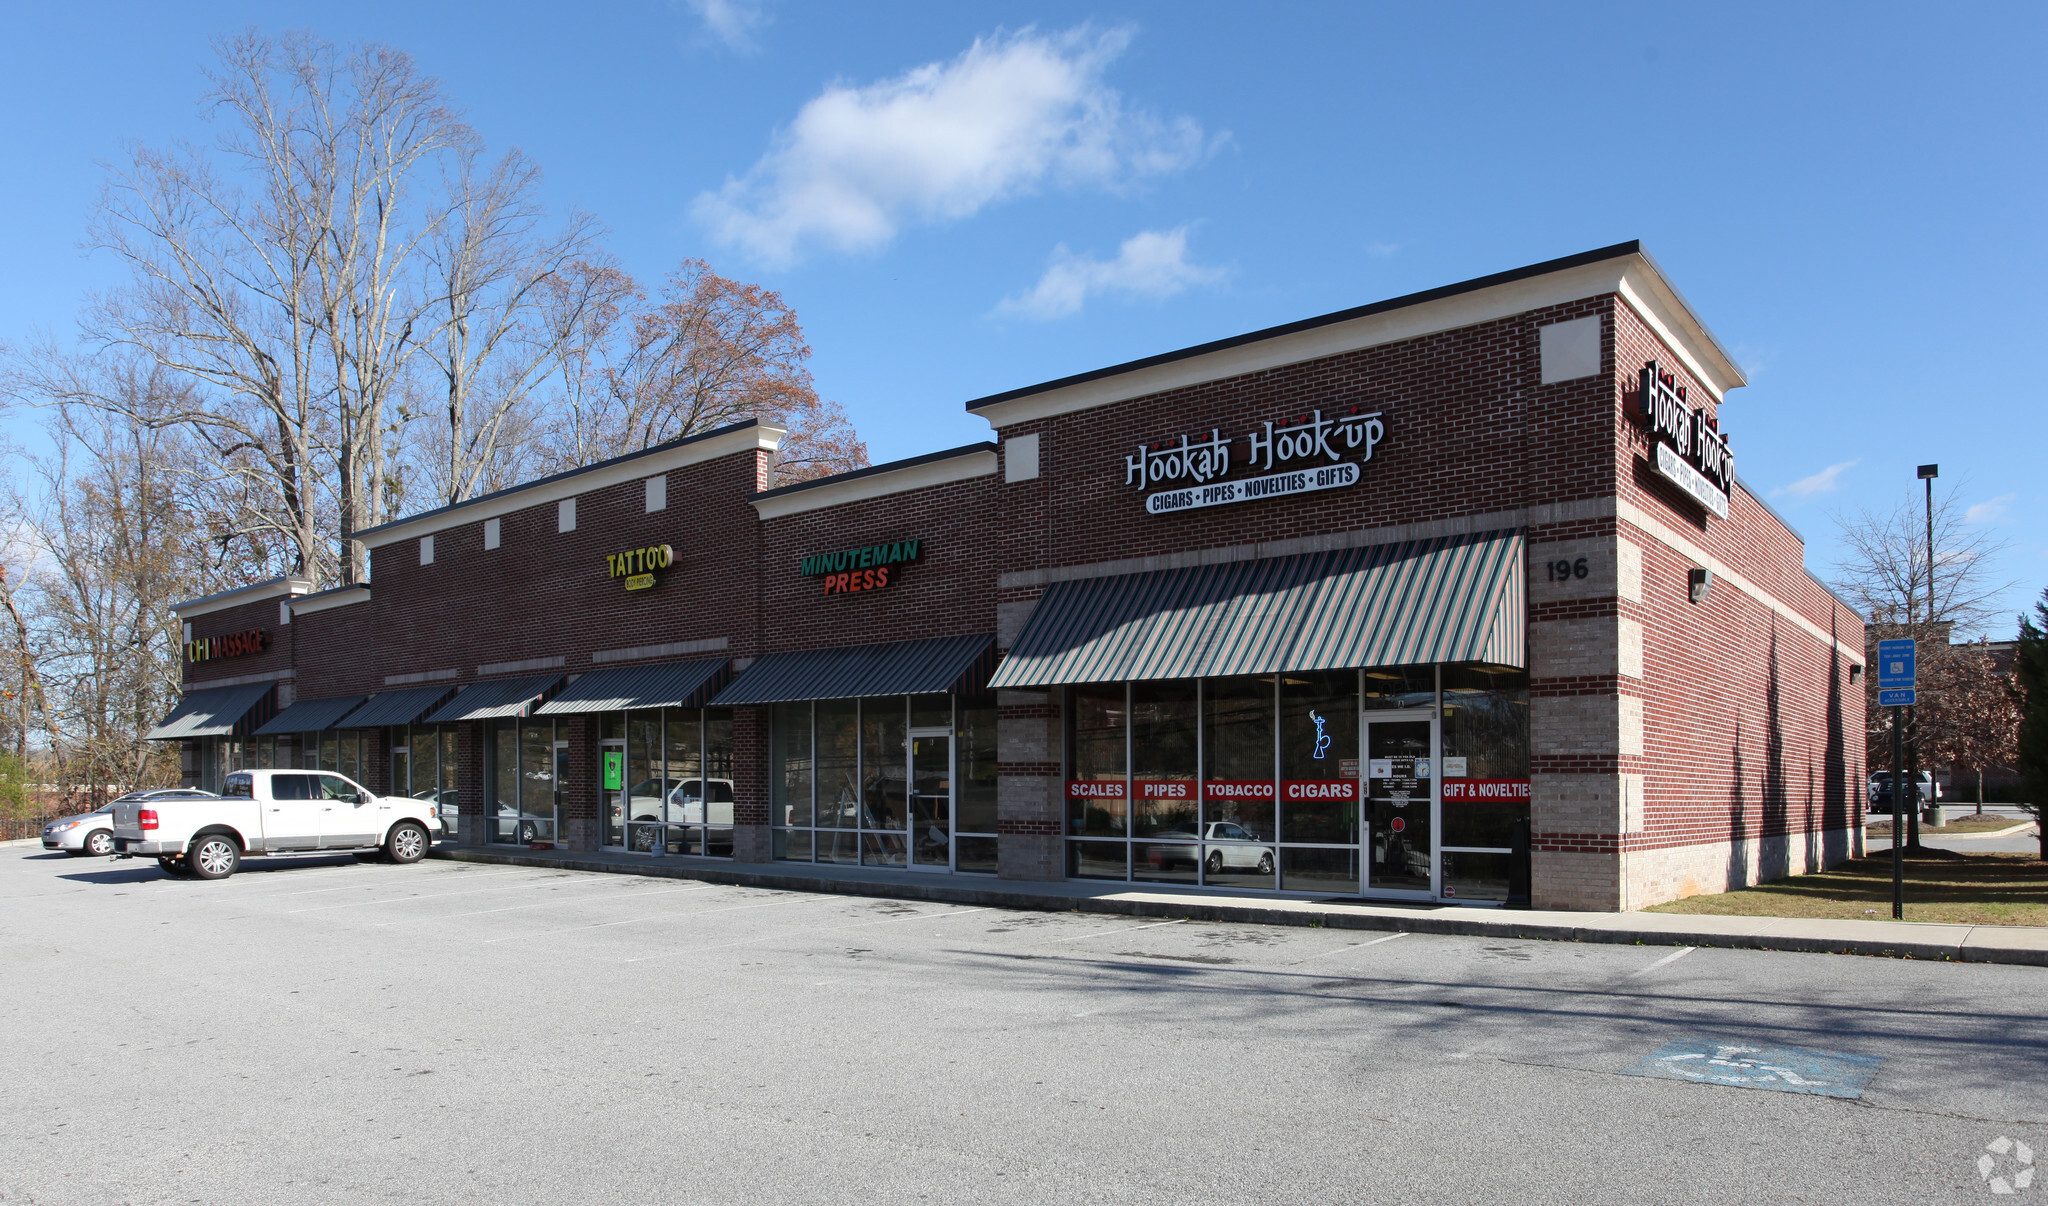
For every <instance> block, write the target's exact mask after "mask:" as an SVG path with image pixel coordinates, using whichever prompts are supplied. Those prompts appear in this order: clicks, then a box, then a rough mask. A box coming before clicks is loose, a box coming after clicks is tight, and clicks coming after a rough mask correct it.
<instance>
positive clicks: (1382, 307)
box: [967, 239, 1719, 411]
mask: <svg viewBox="0 0 2048 1206" xmlns="http://www.w3.org/2000/svg"><path fill="white" fill-rule="evenodd" d="M1630 255H1640V256H1642V257H1643V258H1644V259H1645V260H1648V261H1649V263H1650V265H1651V267H1652V268H1655V269H1656V271H1657V273H1658V275H1660V276H1661V275H1663V271H1664V270H1663V269H1662V268H1661V267H1658V266H1657V262H1656V261H1655V260H1652V259H1650V256H1649V253H1648V252H1646V251H1644V250H1643V245H1642V240H1640V239H1630V240H1629V241H1628V242H1626V243H1616V244H1614V245H1613V246H1611V247H1602V248H1598V249H1596V250H1593V251H1582V252H1579V253H1578V254H1576V255H1568V256H1564V257H1561V258H1559V259H1554V260H1545V261H1544V262H1542V263H1540V264H1530V265H1528V266H1526V267H1523V268H1510V269H1508V270H1507V271H1505V272H1496V273H1493V274H1491V275H1488V276H1481V277H1474V278H1473V279H1471V280H1468V281H1459V282H1457V283H1456V284H1451V285H1439V286H1437V287H1436V288H1434V289H1425V290H1423V291H1422V292H1420V293H1409V294H1404V295H1402V296H1400V297H1392V298H1388V299H1386V300H1385V301H1376V302H1368V303H1366V304H1365V305H1362V306H1353V307H1351V308H1350V309H1348V310H1337V311H1334V312H1332V313H1329V314H1321V315H1317V316H1316V317H1314V318H1302V319H1297V320H1295V321H1294V322H1290V323H1282V324H1281V325H1279V326H1277V327H1266V328H1263V329H1261V330H1257V331H1247V332H1246V333H1244V334H1242V335H1232V336H1228V337H1226V338H1223V339H1216V340H1211V341H1210V342H1208V343H1200V344H1196V345H1194V346H1193V347H1187V348H1180V349H1178V350H1176V351H1171V352H1161V353H1159V354H1158V355H1156V356H1147V357H1145V358H1143V359H1140V360H1130V361H1126V362H1125V363H1123V364H1114V365H1110V366H1109V367H1107V368H1099V369H1090V370H1089V371H1087V372H1084V373H1075V374H1074V375H1072V376H1069V377H1060V378H1057V379H1055V380H1052V381H1044V382H1040V383H1039V384H1037V385H1027V386H1024V387H1022V388H1020V389H1013V390H1007V391H1005V392H1003V393H1000V394H990V395H988V396H987V397H984V398H976V399H974V400H973V401H971V402H969V403H967V409H968V410H969V411H978V410H981V409H983V408H984V407H989V406H994V405H996V404H998V403H1001V402H1013V401H1015V400H1017V399H1019V398H1028V397H1031V396H1032V395H1033V394H1042V393H1049V392H1051V391H1053V390H1056V389H1064V388H1066V387H1067V386H1071V385H1083V384H1086V383H1088V382H1090V381H1101V380H1103V379H1105V378H1108V377H1118V376H1122V375H1123V374H1125V373H1134V372H1138V371H1140V370H1143V369H1148V368H1156V367H1158V366H1159V365H1162V364H1172V363H1174V362H1176V361H1180V360H1191V359H1193V358H1194V357H1197V356H1204V355H1207V354H1209V353H1211V352H1222V351H1228V350H1229V349H1231V348H1236V347H1243V346H1244V345H1246V344H1251V343H1260V342H1263V341H1265V340H1268V339H1278V338H1281V337H1283V336H1287V335H1293V334H1296V333H1298V332H1301V331H1313V330H1315V329H1316V328H1318V327H1327V326H1334V325H1335V324H1337V323H1340V322H1349V321H1351V320H1353V319H1358V318H1368V317H1371V316H1372V315H1375V314H1385V313H1388V312H1390V311H1393V310H1405V309H1407V308H1409V307H1411V306H1420V305H1425V304H1427V303H1429V302H1433V301H1441V300H1442V299H1444V298H1447V297H1456V296H1458V295H1459V294H1462V293H1476V292H1478V291H1479V290H1481V289H1490V288H1493V287H1494V286H1497V285H1508V284H1513V283H1514V282H1516V281H1522V280H1528V279H1530V278H1531V277H1538V276H1547V275H1549V274H1550V273H1553V272H1563V271H1566V270H1568V269H1572V268H1580V267H1584V266H1585V265H1587V264H1597V263H1600V262H1602V261H1605V260H1615V259H1621V258H1622V257H1624V256H1630ZM1676 292H1677V290H1675V289H1674V290H1673V293H1676ZM1683 300H1684V299H1683V298H1680V301H1681V303H1683ZM1716 346H1717V347H1718V346H1719V345H1718V343H1717V345H1716Z"/></svg>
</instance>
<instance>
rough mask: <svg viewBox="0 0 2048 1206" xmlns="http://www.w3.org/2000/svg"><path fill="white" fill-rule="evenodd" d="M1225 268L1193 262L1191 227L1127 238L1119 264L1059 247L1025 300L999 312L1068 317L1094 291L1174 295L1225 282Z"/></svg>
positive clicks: (1005, 304) (1017, 299) (1007, 301)
mask: <svg viewBox="0 0 2048 1206" xmlns="http://www.w3.org/2000/svg"><path fill="white" fill-rule="evenodd" d="M1223 275H1224V273H1223V269H1221V268H1207V267H1203V266H1202V265H1200V264H1190V263H1189V262H1188V228H1187V227H1185V226H1181V227H1177V228H1175V229H1173V230H1143V231H1139V232H1138V233H1137V234H1134V235H1132V236H1131V237H1130V238H1128V239H1125V240H1124V242H1123V246H1121V247H1119V248H1118V249H1117V256H1116V258H1115V259H1113V260H1098V259H1096V258H1095V257H1094V256H1089V255H1075V254H1074V253H1073V252H1071V251H1068V250H1067V247H1066V244H1064V243H1062V244H1061V245H1060V246H1058V247H1056V248H1054V249H1053V253H1052V266H1051V267H1049V268H1047V269H1046V270H1045V275H1044V276H1042V277H1039V278H1038V283H1037V284H1036V285H1034V286H1032V287H1031V290H1030V291H1029V292H1027V293H1025V294H1023V295H1022V296H1020V297H1012V298H1006V299H1004V301H1003V302H1002V304H1001V305H999V306H997V307H996V312H997V313H999V314H1018V315H1022V316H1023V317H1025V318H1038V319H1048V318H1064V317H1066V316H1067V315H1069V314H1072V313H1074V312H1076V311H1077V310H1079V309H1080V308H1081V306H1082V304H1083V303H1084V302H1086V301H1087V300H1088V295H1089V294H1091V293H1121V294H1124V295H1126V296H1129V297H1150V298H1164V297H1172V296H1173V295H1174V294H1176V293H1179V292H1180V291H1182V290H1183V289H1186V288H1188V287H1189V286H1190V285H1203V284H1208V283H1209V282H1211V281H1218V280H1221V279H1223Z"/></svg>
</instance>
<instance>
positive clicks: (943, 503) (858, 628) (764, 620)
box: [760, 474, 1001, 649]
mask: <svg viewBox="0 0 2048 1206" xmlns="http://www.w3.org/2000/svg"><path fill="white" fill-rule="evenodd" d="M999 480H1000V475H998V474H990V475H987V476H983V477H976V478H970V479H968V480H966V481H958V482H949V483H946V484H944V485H938V486H928V487H925V488H923V489H919V490H911V491H907V492H905V493H902V494H891V495H888V496H886V497H882V498H872V499H866V500H863V501H860V502H853V503H846V504H843V505H841V506H836V507H830V508H827V509H824V510H818V511H806V512H802V513H800V514H796V515H785V516H782V517H780V518H777V519H770V520H766V521H764V522H763V523H762V524H761V536H760V540H761V546H760V547H761V563H760V597H761V613H760V614H761V631H762V632H763V633H769V634H773V635H772V637H771V638H770V639H769V641H768V643H767V645H766V648H770V649H813V648H825V647H830V646H834V645H864V644H869V643H871V642H877V641H901V640H912V639H918V638H923V637H943V636H961V635H965V634H968V633H977V632H994V631H995V595H994V592H993V590H992V587H993V585H994V582H993V579H994V577H995V574H996V572H997V569H998V558H999V556H1000V548H1001V546H1000V544H999V542H998V540H997V539H996V532H995V492H996V483H997V482H998V481H999ZM913 539H914V540H918V541H921V542H922V543H921V544H920V545H919V551H920V556H919V557H918V559H917V560H916V561H912V562H907V563H904V564H901V565H895V566H891V567H889V571H890V582H889V585H887V586H885V587H881V588H879V589H875V590H866V591H858V592H855V593H851V594H830V595H828V594H826V593H825V588H824V583H823V580H822V579H820V578H815V577H812V578H807V577H804V576H802V575H801V574H800V573H799V572H798V570H799V568H800V566H801V563H802V561H803V559H804V558H805V557H807V556H810V555H811V554H814V553H832V552H841V551H844V550H847V549H858V548H865V547H867V546H869V545H874V544H883V543H888V542H894V541H899V540H913Z"/></svg>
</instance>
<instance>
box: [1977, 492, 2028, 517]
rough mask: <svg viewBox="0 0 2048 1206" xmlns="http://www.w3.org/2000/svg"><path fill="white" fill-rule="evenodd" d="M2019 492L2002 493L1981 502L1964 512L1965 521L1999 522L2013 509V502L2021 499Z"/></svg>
mask: <svg viewBox="0 0 2048 1206" xmlns="http://www.w3.org/2000/svg"><path fill="white" fill-rule="evenodd" d="M2019 497H2020V496H2019V495H2017V494H2001V495H1999V496H1998V497H1997V498H1994V499H1990V500H1988V501H1985V502H1980V503H1978V504H1977V505H1975V506H1973V507H1971V508H1970V509H1969V510H1967V511H1964V512H1963V522H1964V523H1997V522H1998V521H1999V520H2001V519H2004V518H2005V517H2006V514H2007V513H2008V512H2010V511H2011V510H2012V504H2014V503H2016V502H2018V501H2019Z"/></svg>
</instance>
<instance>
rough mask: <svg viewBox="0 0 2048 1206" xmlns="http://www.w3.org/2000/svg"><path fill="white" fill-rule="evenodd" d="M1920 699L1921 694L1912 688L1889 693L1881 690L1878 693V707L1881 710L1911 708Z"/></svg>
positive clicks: (1899, 688)
mask: <svg viewBox="0 0 2048 1206" xmlns="http://www.w3.org/2000/svg"><path fill="white" fill-rule="evenodd" d="M1919 697H1920V693H1919V692H1918V691H1916V690H1914V689H1913V688H1912V687H1897V688H1894V689H1892V690H1889V691H1885V690H1880V691H1879V692H1878V693H1877V706H1878V707H1880V708H1910V707H1912V706H1913V705H1914V704H1915V703H1916V702H1917V701H1918V700H1919Z"/></svg>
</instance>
